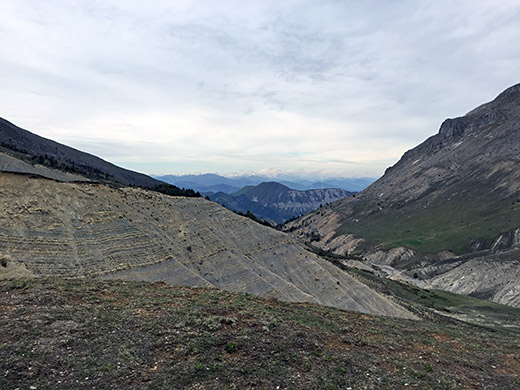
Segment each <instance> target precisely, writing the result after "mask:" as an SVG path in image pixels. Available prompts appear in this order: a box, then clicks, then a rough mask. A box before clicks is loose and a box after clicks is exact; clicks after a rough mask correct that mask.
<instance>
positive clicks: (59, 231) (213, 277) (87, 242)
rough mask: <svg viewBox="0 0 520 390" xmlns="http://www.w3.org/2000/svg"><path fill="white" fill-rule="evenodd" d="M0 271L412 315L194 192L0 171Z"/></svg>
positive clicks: (280, 235)
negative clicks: (160, 283) (172, 286)
mask: <svg viewBox="0 0 520 390" xmlns="http://www.w3.org/2000/svg"><path fill="white" fill-rule="evenodd" d="M0 258H1V260H2V262H1V263H2V264H0V278H2V277H13V276H16V275H23V276H31V275H32V276H63V277H87V276H97V277H104V278H124V279H142V280H154V281H155V280H162V281H166V282H168V283H173V284H180V285H187V286H206V287H217V288H221V289H224V290H230V291H242V292H249V293H252V294H256V295H260V296H266V297H275V298H278V299H281V300H286V301H297V302H303V301H305V302H315V303H321V304H325V305H330V306H335V307H339V308H343V309H352V310H358V311H362V312H368V313H376V314H383V315H391V316H401V317H407V318H413V315H411V314H410V313H408V312H407V311H406V310H405V309H404V308H402V307H400V306H399V305H397V304H395V303H393V302H392V301H390V300H388V299H387V298H385V297H383V296H382V295H380V294H378V293H376V292H374V291H373V290H371V289H370V288H368V287H367V286H366V285H364V284H362V283H360V282H358V281H356V280H355V279H353V278H352V277H350V276H349V275H348V274H347V273H345V272H343V271H341V270H339V269H338V268H336V267H335V266H333V265H331V264H330V263H328V262H327V261H325V260H322V259H320V258H319V257H317V256H315V255H314V254H312V253H310V252H308V251H306V250H305V249H303V248H302V247H301V246H299V245H298V244H297V243H296V242H295V241H294V239H293V238H291V237H290V236H288V235H286V234H284V233H281V232H278V231H276V230H274V229H271V228H267V227H264V226H261V225H259V224H257V223H255V222H253V221H251V220H249V219H248V218H244V217H240V216H237V215H236V214H234V213H232V212H230V211H228V210H226V209H225V208H223V207H221V206H219V205H217V204H215V203H213V202H209V201H206V200H204V199H201V198H195V199H194V198H182V197H171V196H166V195H163V194H159V193H156V192H151V191H146V190H141V189H136V188H119V189H116V188H110V187H107V186H104V185H101V184H96V183H62V182H58V181H54V180H47V179H43V178H38V177H30V176H28V175H19V174H10V173H0Z"/></svg>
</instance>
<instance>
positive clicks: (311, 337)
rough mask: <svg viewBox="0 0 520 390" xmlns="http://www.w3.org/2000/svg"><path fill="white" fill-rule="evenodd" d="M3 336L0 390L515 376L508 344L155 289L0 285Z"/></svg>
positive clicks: (474, 383)
mask: <svg viewBox="0 0 520 390" xmlns="http://www.w3.org/2000/svg"><path fill="white" fill-rule="evenodd" d="M411 294H413V293H411ZM435 299H439V298H435ZM450 304H451V303H450ZM0 329H1V333H0V340H1V343H0V372H1V373H2V375H0V389H4V388H5V389H14V388H20V389H23V388H26V389H28V388H30V386H35V387H37V388H38V389H92V388H94V387H95V388H136V389H170V388H186V389H203V388H206V389H232V388H235V389H251V388H258V389H263V388H266V389H276V388H278V387H279V388H280V389H346V388H347V387H352V388H364V389H404V388H420V389H461V388H462V389H464V388H468V389H469V388H479V386H480V384H482V383H486V386H487V387H486V388H489V389H513V388H515V386H517V385H518V378H520V364H518V363H519V362H520V355H519V351H520V344H519V339H518V337H517V335H516V334H511V333H507V332H496V331H490V330H488V329H485V328H482V327H476V326H472V325H469V324H465V323H462V322H459V321H455V320H452V319H446V318H442V317H440V316H435V317H432V318H429V319H428V320H424V321H411V320H402V319H393V318H388V317H377V316H369V315H365V314H360V313H354V312H345V311H340V310H336V309H333V308H330V307H323V306H318V305H312V304H290V303H283V302H279V301H276V300H273V299H270V300H265V299H260V298H254V297H251V296H247V295H245V294H233V293H229V292H221V291H217V290H207V289H195V288H185V287H176V286H166V285H164V284H159V283H155V284H150V283H138V282H122V281H93V280H41V279H34V280H29V281H24V282H19V281H15V282H12V281H4V282H0Z"/></svg>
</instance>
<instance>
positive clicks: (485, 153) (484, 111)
mask: <svg viewBox="0 0 520 390" xmlns="http://www.w3.org/2000/svg"><path fill="white" fill-rule="evenodd" d="M519 227H520V84H518V85H515V86H513V87H511V88H509V89H507V90H506V91H504V92H503V93H501V94H500V95H499V96H498V97H497V98H496V99H495V100H493V101H492V102H490V103H487V104H484V105H482V106H480V107H478V108H476V109H475V110H473V111H471V112H469V113H468V114H466V115H465V116H463V117H460V118H455V119H448V120H446V121H445V122H444V123H443V124H442V126H441V128H440V130H439V133H438V134H436V135H434V136H432V137H430V138H428V139H427V140H426V141H425V142H423V143H422V144H421V145H419V146H417V147H416V148H414V149H412V150H410V151H408V152H406V153H405V154H404V155H403V157H402V158H401V159H400V160H399V162H398V163H397V164H395V165H394V166H393V167H391V168H389V169H388V170H387V171H386V172H385V175H384V176H383V177H381V178H380V179H379V180H378V181H376V182H375V183H374V184H372V185H371V186H370V187H368V188H367V189H365V190H364V191H362V192H361V193H358V194H356V196H355V198H354V197H351V198H347V199H345V200H341V201H338V202H336V203H334V204H332V205H329V206H327V207H325V208H323V209H320V210H319V212H314V213H310V214H308V215H306V216H304V217H302V218H300V219H299V220H297V221H294V222H292V223H289V224H287V226H286V230H287V231H292V232H293V234H294V235H295V236H297V237H300V238H302V239H304V240H307V241H313V245H315V246H317V247H320V248H322V249H326V250H330V251H332V252H334V253H336V254H338V255H347V254H349V255H350V254H357V255H358V256H360V257H364V258H366V260H367V261H368V262H370V263H375V264H379V265H381V264H383V265H385V266H391V267H394V268H397V269H399V270H412V269H414V268H416V267H423V266H431V265H432V264H433V265H435V264H436V263H438V262H439V261H444V260H446V259H449V258H452V259H453V258H459V256H463V255H464V256H463V257H461V258H460V259H459V260H461V263H460V264H462V263H463V262H466V261H469V260H470V257H468V254H475V256H476V259H475V260H474V261H473V262H472V265H471V266H469V265H468V266H466V267H465V268H466V269H467V270H468V271H467V272H463V273H462V274H460V273H452V275H453V278H451V277H448V278H447V279H450V280H449V282H447V285H448V286H449V285H450V284H452V283H454V282H455V279H456V277H455V275H458V276H457V278H459V277H462V276H464V275H469V274H468V272H470V269H471V270H473V271H474V272H479V269H480V268H482V269H484V268H486V267H484V265H483V266H482V267H480V266H479V263H478V262H479V261H482V262H489V261H490V260H493V262H494V264H495V267H496V271H497V272H498V273H499V274H501V275H503V277H501V278H499V279H498V280H497V285H496V286H494V288H493V291H495V292H496V294H495V293H493V294H491V299H494V300H496V301H497V302H504V303H508V302H509V303H510V302H518V299H519V296H518V291H519V290H520V280H518V278H517V275H516V274H515V273H513V274H511V273H509V272H507V269H508V268H509V267H510V261H509V260H507V261H502V258H503V256H497V254H499V253H503V252H505V251H508V250H513V252H511V254H510V255H509V256H506V257H507V258H508V259H509V258H511V257H512V256H514V254H515V253H517V252H514V248H516V247H519V246H520V240H518V239H515V236H516V235H518V232H519V231H518V228H519ZM483 251H485V252H483ZM483 255H486V256H488V255H489V256H491V257H489V256H488V257H487V258H485V259H484V257H483ZM516 259H518V257H516ZM482 264H484V263H482ZM486 269H487V268H486ZM414 272H415V270H414ZM421 272H422V270H419V273H421ZM412 274H413V272H412ZM423 274H424V272H423ZM471 279H472V280H473V282H472V285H473V287H472V288H471V290H472V291H473V292H474V293H475V294H476V295H478V294H481V295H484V293H485V292H486V291H487V292H488V293H489V291H490V286H489V285H488V284H487V282H486V283H484V284H482V285H479V284H480V283H476V282H475V280H481V281H484V280H485V277H484V275H483V274H481V275H479V276H478V277H476V278H471ZM467 280H469V279H467ZM464 283H465V282H462V284H464ZM475 283H476V284H475ZM435 285H439V284H437V283H436V284H435ZM443 285H446V280H445V281H444V282H443ZM459 285H460V283H459ZM499 285H507V286H509V287H508V288H509V290H508V291H498V290H499V289H497V287H498V286H499ZM462 290H466V291H469V290H467V289H466V288H462V289H461V291H462ZM514 291H516V293H514ZM511 294H516V298H514V297H512V295H511ZM488 295H489V294H488ZM506 295H507V296H508V297H509V298H508V299H506V300H504V299H502V298H500V296H502V297H503V296H506Z"/></svg>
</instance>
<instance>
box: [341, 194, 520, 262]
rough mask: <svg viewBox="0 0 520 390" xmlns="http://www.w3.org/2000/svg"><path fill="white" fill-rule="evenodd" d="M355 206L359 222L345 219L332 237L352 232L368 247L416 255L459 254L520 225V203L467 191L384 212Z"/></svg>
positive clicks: (372, 207)
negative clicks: (410, 251)
mask: <svg viewBox="0 0 520 390" xmlns="http://www.w3.org/2000/svg"><path fill="white" fill-rule="evenodd" d="M353 207H354V213H353V215H355V216H359V217H358V218H357V222H356V221H354V220H352V219H351V218H349V219H346V220H345V221H344V223H343V225H342V226H341V227H340V228H339V229H338V230H337V232H336V235H341V234H347V233H354V234H355V235H357V236H359V237H363V238H364V239H365V240H366V245H367V246H373V245H379V246H380V247H382V248H384V249H390V248H395V247H399V246H405V247H408V248H411V249H414V250H416V251H417V252H418V253H419V254H427V253H436V252H439V251H442V250H450V251H452V252H454V253H455V254H463V253H466V252H468V250H469V249H470V245H471V243H472V242H474V241H475V240H488V241H490V240H493V239H494V238H495V237H497V236H498V235H500V234H502V233H504V232H507V231H509V230H511V229H514V228H517V227H519V226H520V202H518V201H513V200H511V199H508V200H504V199H499V198H498V197H497V198H496V199H494V198H490V197H484V196H478V195H468V193H465V194H464V195H458V196H453V197H452V198H451V200H446V199H444V198H443V199H438V200H434V201H432V202H431V203H430V204H428V205H427V206H426V207H424V205H421V204H419V202H415V204H414V207H412V206H404V207H401V208H396V207H395V206H394V207H389V208H385V207H384V206H383V209H382V210H379V209H378V207H377V205H373V204H367V203H362V202H358V203H357V204H355V205H354V206H353Z"/></svg>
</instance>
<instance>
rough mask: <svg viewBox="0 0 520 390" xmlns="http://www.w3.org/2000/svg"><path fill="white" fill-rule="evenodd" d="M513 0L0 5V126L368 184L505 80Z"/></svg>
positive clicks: (188, 163) (223, 170)
mask: <svg viewBox="0 0 520 390" xmlns="http://www.w3.org/2000/svg"><path fill="white" fill-rule="evenodd" d="M519 20H520V2H519V1H518V0H501V1H500V2H495V1H477V0H458V1H453V0H435V1H431V0H410V1H398V0H380V1H375V0H366V1H352V0H350V1H349V0H341V1H339V0H338V1H326V0H320V1H305V0H301V1H290V0H284V1H270V0H262V1H258V0H255V1H248V0H241V1H226V0H219V1H216V0H208V1H203V0H201V1H184V0H176V1H170V0H168V1H166V0H165V1H162V0H157V1H155V0H149V1H146V2H144V1H132V0H125V1H110V0H105V1H89V0H83V1H72V0H46V1H33V0H2V1H1V2H0V117H3V118H5V119H7V120H9V121H11V122H13V123H15V124H16V125H18V126H20V127H22V128H25V129H27V130H29V131H32V132H34V133H36V134H39V135H41V136H44V137H48V138H51V139H53V140H55V141H58V142H61V143H65V144H67V145H70V146H73V147H75V148H78V149H80V150H83V151H87V152H89V153H92V154H95V155H98V156H100V157H102V158H104V159H106V160H108V161H111V162H113V163H116V164H118V165H121V166H124V167H126V168H130V169H134V170H137V171H140V172H144V173H149V174H183V173H205V172H212V173H220V174H225V175H231V174H245V173H261V174H264V175H276V174H294V175H300V176H308V177H311V176H312V177H330V176H342V177H363V176H368V177H378V176H380V175H381V174H382V173H383V172H384V170H385V168H387V167H388V166H390V165H393V164H394V163H395V162H397V160H398V159H399V158H400V156H401V155H402V154H403V153H404V152H405V151H406V150H408V149H411V148H412V147H414V146H416V145H417V144H419V143H421V142H422V141H424V140H425V139H426V138H428V137H429V136H431V135H433V134H435V133H437V132H438V129H439V126H440V124H441V123H442V121H443V120H444V119H446V118H448V117H457V116H461V115H464V114H465V113H466V112H468V111H470V110H471V109H473V108H474V107H476V106H478V105H480V104H482V103H485V102H487V101H489V100H492V99H493V98H494V97H495V96H496V95H497V94H499V93H500V92H501V91H502V90H504V89H506V88H507V87H509V86H511V85H514V84H516V83H519V82H520V44H519V42H520V23H519Z"/></svg>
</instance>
